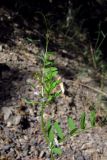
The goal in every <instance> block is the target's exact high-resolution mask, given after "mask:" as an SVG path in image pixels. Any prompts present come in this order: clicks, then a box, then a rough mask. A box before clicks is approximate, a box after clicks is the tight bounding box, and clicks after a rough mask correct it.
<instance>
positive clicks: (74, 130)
mask: <svg viewBox="0 0 107 160" xmlns="http://www.w3.org/2000/svg"><path fill="white" fill-rule="evenodd" d="M77 130H78V128H74V129H73V130H72V131H71V132H70V135H71V136H73V135H74V134H75V133H76V131H77Z"/></svg>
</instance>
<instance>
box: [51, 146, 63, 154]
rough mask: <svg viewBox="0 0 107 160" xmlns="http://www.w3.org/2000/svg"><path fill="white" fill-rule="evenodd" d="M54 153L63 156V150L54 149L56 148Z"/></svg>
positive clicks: (53, 149) (53, 150)
mask: <svg viewBox="0 0 107 160" xmlns="http://www.w3.org/2000/svg"><path fill="white" fill-rule="evenodd" d="M52 153H54V154H58V155H61V154H62V149H61V148H57V147H54V148H52Z"/></svg>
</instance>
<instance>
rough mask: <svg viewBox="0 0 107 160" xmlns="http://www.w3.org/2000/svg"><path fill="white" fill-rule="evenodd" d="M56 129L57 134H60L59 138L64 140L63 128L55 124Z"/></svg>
mask: <svg viewBox="0 0 107 160" xmlns="http://www.w3.org/2000/svg"><path fill="white" fill-rule="evenodd" d="M54 128H55V130H56V132H57V134H58V137H59V138H60V139H63V138H64V134H63V132H62V129H61V127H60V126H59V124H58V122H55V123H54Z"/></svg>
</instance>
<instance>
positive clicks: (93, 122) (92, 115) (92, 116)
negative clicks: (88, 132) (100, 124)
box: [90, 111, 96, 127]
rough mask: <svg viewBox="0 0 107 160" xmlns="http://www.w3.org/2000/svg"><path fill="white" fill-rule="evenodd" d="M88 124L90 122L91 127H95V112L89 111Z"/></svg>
mask: <svg viewBox="0 0 107 160" xmlns="http://www.w3.org/2000/svg"><path fill="white" fill-rule="evenodd" d="M90 122H91V127H94V126H95V122H96V113H95V111H91V113H90Z"/></svg>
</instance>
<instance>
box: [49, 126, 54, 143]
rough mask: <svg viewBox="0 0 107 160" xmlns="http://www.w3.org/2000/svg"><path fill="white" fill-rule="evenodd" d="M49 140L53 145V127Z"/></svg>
mask: <svg viewBox="0 0 107 160" xmlns="http://www.w3.org/2000/svg"><path fill="white" fill-rule="evenodd" d="M48 138H49V141H50V142H51V143H53V141H54V132H53V129H52V127H51V129H50V131H49V135H48Z"/></svg>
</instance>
